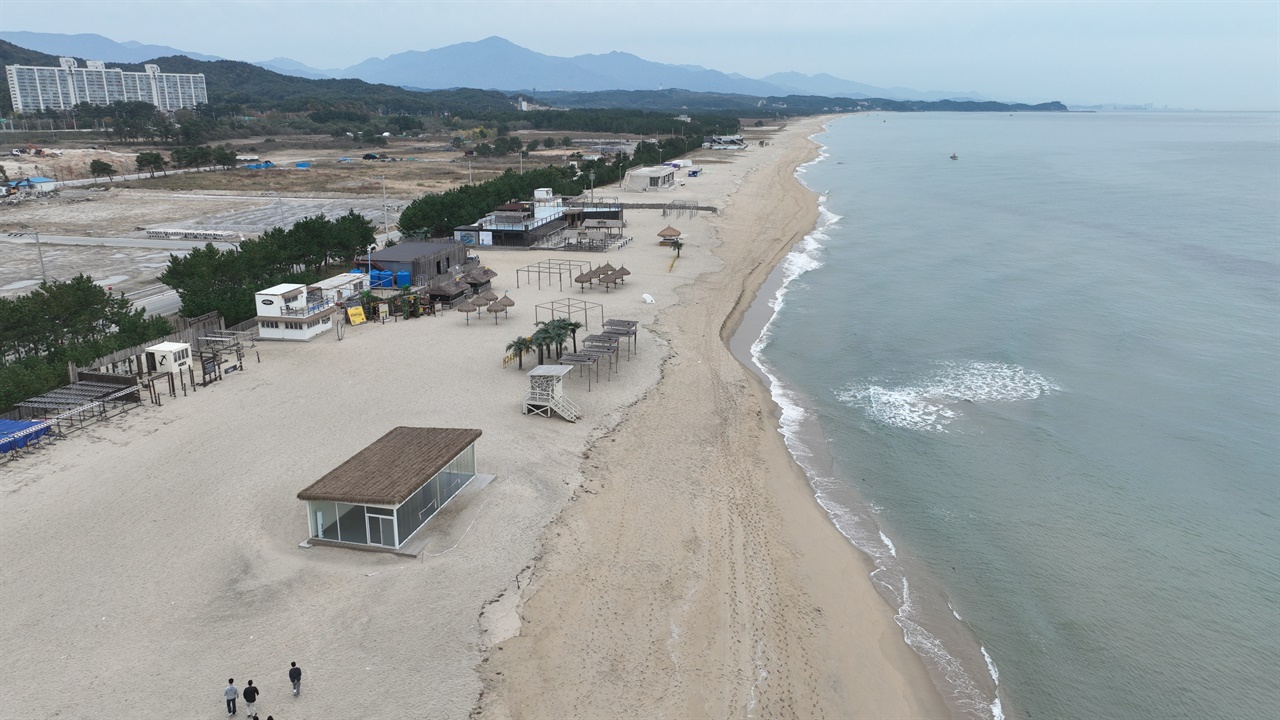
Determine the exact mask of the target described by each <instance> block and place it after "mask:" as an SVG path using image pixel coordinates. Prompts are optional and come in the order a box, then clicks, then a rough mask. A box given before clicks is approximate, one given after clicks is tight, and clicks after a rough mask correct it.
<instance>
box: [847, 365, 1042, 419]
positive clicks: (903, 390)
mask: <svg viewBox="0 0 1280 720" xmlns="http://www.w3.org/2000/svg"><path fill="white" fill-rule="evenodd" d="M938 365H939V367H938V370H937V372H935V373H934V374H933V375H931V376H929V377H926V378H923V379H920V380H918V381H913V382H908V383H906V384H902V385H893V384H889V383H885V382H884V381H881V380H879V379H872V380H871V381H868V382H864V383H854V384H851V385H846V386H845V387H843V388H841V389H839V390H837V391H836V398H837V399H838V400H840V402H842V403H845V404H846V405H849V406H852V407H856V408H861V409H862V410H864V411H865V412H866V413H867V415H868V416H869V417H871V418H872V419H873V420H876V421H878V422H882V423H884V424H886V425H892V426H894V427H900V428H905V429H908V430H922V431H927V432H939V433H944V432H947V426H948V425H950V424H951V422H952V421H954V420H955V419H956V418H959V417H961V416H963V415H964V412H963V410H962V407H963V406H962V403H966V402H968V403H974V404H984V403H1006V402H1017V401H1019V400H1034V399H1036V398H1039V397H1041V396H1042V395H1048V394H1051V393H1054V392H1058V391H1061V390H1062V388H1061V387H1059V386H1058V385H1057V384H1056V383H1054V382H1053V381H1052V380H1050V379H1049V378H1046V377H1045V376H1043V375H1041V374H1040V373H1037V372H1034V371H1032V370H1028V369H1026V368H1024V367H1021V366H1019V365H1010V364H1007V363H984V362H969V363H954V362H945V363H939V364H938Z"/></svg>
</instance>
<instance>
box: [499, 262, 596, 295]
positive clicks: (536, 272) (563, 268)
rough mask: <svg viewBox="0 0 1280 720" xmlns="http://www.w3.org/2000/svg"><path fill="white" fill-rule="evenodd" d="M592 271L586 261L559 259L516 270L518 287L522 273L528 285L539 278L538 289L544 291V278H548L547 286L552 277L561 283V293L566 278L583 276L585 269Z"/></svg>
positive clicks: (571, 278)
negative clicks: (533, 279)
mask: <svg viewBox="0 0 1280 720" xmlns="http://www.w3.org/2000/svg"><path fill="white" fill-rule="evenodd" d="M584 267H585V268H586V269H587V270H590V269H591V263H589V262H587V261H586V260H563V259H559V258H551V259H549V260H539V261H538V262H536V263H534V264H532V265H526V266H524V267H522V268H520V269H518V270H516V287H517V288H519V287H520V273H524V274H525V282H526V283H528V282H529V279H530V278H535V277H536V278H537V283H538V289H539V290H541V289H542V277H543V276H544V275H546V276H547V278H548V280H547V284H548V285H550V284H551V281H550V278H551V277H553V276H554V277H555V278H556V279H557V280H558V281H559V282H560V291H561V292H564V276H565V275H568V276H569V280H570V281H572V280H573V278H575V277H577V276H579V275H581V274H582V273H583V272H585V271H584V270H583V268H584Z"/></svg>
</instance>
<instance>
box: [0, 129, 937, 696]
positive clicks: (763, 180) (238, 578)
mask: <svg viewBox="0 0 1280 720" xmlns="http://www.w3.org/2000/svg"><path fill="white" fill-rule="evenodd" d="M815 128H816V125H815V124H814V123H812V122H810V123H809V124H808V125H807V126H806V127H796V128H793V129H790V130H788V131H786V133H784V134H783V135H782V136H779V137H777V138H776V139H775V142H773V144H771V145H770V146H768V147H765V148H753V149H752V150H751V151H749V152H747V153H744V154H743V156H742V157H741V158H740V159H739V160H737V161H736V162H734V163H733V164H728V165H723V164H716V165H709V166H708V173H707V174H706V175H704V177H702V178H699V179H697V180H690V181H689V182H688V184H687V185H686V186H685V187H684V188H681V189H679V190H678V191H674V192H672V193H658V194H649V193H646V194H644V195H643V196H640V195H636V194H626V195H624V196H623V199H624V200H627V201H632V202H634V201H640V200H644V201H654V200H658V201H662V200H669V199H673V198H676V197H683V198H687V199H700V200H702V201H703V202H709V203H710V204H716V205H721V206H723V205H724V203H725V198H726V197H727V196H728V195H729V194H730V193H731V192H732V191H734V190H737V189H739V186H740V185H741V191H740V192H739V193H738V195H737V197H736V199H735V200H734V201H733V202H732V203H731V204H730V206H729V210H728V212H727V213H726V214H724V215H723V216H720V217H713V216H711V215H709V214H705V213H704V214H700V215H699V216H698V217H697V218H694V219H692V220H690V219H679V220H676V219H672V218H663V217H661V213H659V212H657V211H629V212H628V215H627V218H628V222H629V227H628V233H629V234H631V235H633V236H634V237H635V238H636V241H635V242H634V243H633V244H632V245H630V246H628V247H626V248H624V249H622V250H616V251H613V252H610V253H608V254H607V255H597V254H572V253H564V254H554V253H553V254H550V255H548V254H544V253H529V252H518V251H508V252H502V251H492V250H490V251H484V252H482V253H481V255H482V260H483V261H484V262H485V263H486V264H488V265H490V266H491V267H493V268H494V269H496V270H497V271H498V273H499V276H498V278H497V279H496V280H495V288H496V289H498V290H499V291H500V290H502V289H507V290H509V291H510V294H511V297H512V298H513V299H514V300H515V301H516V302H517V303H518V304H517V305H516V307H515V308H514V309H513V311H512V313H511V318H510V319H504V320H501V321H500V323H499V324H498V325H497V326H496V327H495V325H494V322H493V320H492V319H491V318H486V319H482V320H480V321H476V320H475V319H474V318H473V320H472V322H471V324H470V325H469V326H468V325H466V324H465V323H464V321H463V316H462V315H461V314H457V313H451V314H448V315H446V316H444V317H439V318H422V319H418V320H411V321H403V322H399V323H394V324H392V323H389V324H386V325H373V326H361V327H355V328H349V329H348V331H347V334H346V338H345V339H344V340H343V341H341V342H339V341H337V340H336V339H335V337H334V336H333V335H332V334H327V335H324V336H321V337H320V338H317V339H316V340H314V341H313V342H311V343H309V344H269V343H261V342H260V343H259V344H258V351H257V352H258V354H260V356H261V363H258V362H256V357H255V355H254V354H253V353H252V352H251V354H250V356H249V358H248V364H247V367H246V370H245V371H244V372H243V373H235V374H232V375H230V376H229V377H228V378H227V379H226V380H225V381H223V382H221V383H218V384H216V385H215V386H212V387H210V388H208V389H201V390H199V391H198V392H196V393H195V394H193V395H191V396H188V397H178V398H176V399H169V398H166V399H165V404H164V406H163V407H144V408H141V409H138V410H135V411H132V412H130V413H128V414H127V415H124V416H122V417H121V418H118V419H115V420H112V421H110V422H108V423H105V424H102V425H99V426H97V427H95V428H93V429H90V430H88V431H85V432H82V433H78V434H76V435H73V436H72V437H71V438H69V439H67V440H65V441H61V442H59V443H56V444H54V445H52V446H50V447H48V448H46V449H43V450H41V451H39V452H37V453H34V454H32V455H30V456H29V457H26V458H24V459H22V460H19V461H17V462H11V463H8V464H5V465H0V493H3V494H2V495H0V497H3V502H2V503H0V545H2V546H3V548H4V558H3V562H2V563H0V642H2V645H3V647H4V649H5V652H6V655H7V661H6V662H5V663H4V665H3V667H2V668H0V698H3V700H2V701H0V717H9V716H14V717H17V716H21V717H53V716H58V717H77V718H78V717H85V718H105V717H123V716H125V715H132V714H136V713H137V712H138V711H139V709H143V710H144V712H145V713H146V714H154V715H157V716H163V717H184V718H185V717H220V716H223V713H224V712H225V711H224V710H223V709H222V707H223V705H222V699H221V689H222V687H223V685H224V684H225V680H226V679H227V678H228V677H235V678H236V682H237V684H238V685H240V686H241V687H243V685H244V682H245V681H246V680H249V679H253V680H254V684H255V685H257V686H260V687H262V688H263V694H262V696H261V698H260V700H259V703H258V708H259V713H260V714H261V716H262V717H266V716H267V715H268V714H272V715H274V716H275V717H276V718H281V719H284V718H300V717H310V718H330V717H344V718H352V717H356V718H359V717H366V718H388V717H449V718H462V717H466V716H467V715H468V714H469V713H470V712H472V710H473V709H476V708H479V709H480V714H481V715H482V716H486V717H488V716H492V717H508V716H515V717H602V716H608V717H618V716H633V717H655V716H663V717H700V716H708V715H717V716H718V715H735V716H746V715H751V716H755V717H778V716H781V717H794V716H805V717H816V716H821V715H824V714H825V715H827V716H833V717H837V716H839V717H844V716H855V715H863V716H873V715H874V716H900V717H907V716H917V717H918V716H922V715H935V714H940V713H941V712H942V710H941V705H940V702H939V701H938V699H937V696H936V694H935V693H934V692H933V691H932V688H931V687H930V686H929V684H928V679H927V677H926V676H925V674H924V670H923V667H922V666H921V664H920V663H919V660H918V659H917V658H915V656H914V655H912V654H911V653H910V651H909V649H908V648H907V647H906V645H905V644H904V643H903V642H902V640H901V633H900V631H899V630H898V628H897V627H896V625H894V624H893V622H892V617H891V612H890V610H889V608H888V607H887V606H886V605H885V604H884V603H883V602H882V601H881V600H880V599H879V597H878V596H877V595H876V594H875V593H874V591H873V589H872V588H871V585H870V582H869V581H868V580H867V577H866V573H867V571H868V567H867V563H866V562H865V560H864V559H863V558H862V557H861V556H860V555H858V554H857V553H856V551H854V550H853V549H852V548H851V547H850V546H849V545H848V544H847V543H846V542H845V541H844V540H843V538H841V537H839V535H838V533H836V531H835V530H834V529H833V528H832V527H831V526H830V523H829V522H827V521H826V519H825V517H823V515H822V513H821V510H820V509H819V508H818V507H817V506H816V504H815V503H814V502H813V500H812V497H811V493H810V492H809V491H808V488H807V486H806V485H805V483H804V481H803V477H801V476H800V475H799V473H798V471H797V470H796V468H795V467H794V465H793V464H791V463H790V461H789V458H788V457H787V456H786V455H785V451H784V450H783V449H782V445H781V441H780V439H779V437H778V436H777V433H776V432H774V431H773V428H772V418H771V417H770V416H769V415H768V414H767V413H766V412H762V409H767V407H768V405H767V394H765V393H763V391H762V390H761V389H760V388H759V387H758V386H757V385H756V384H755V383H754V382H753V381H751V380H750V379H749V378H750V376H749V374H748V373H747V372H746V371H745V370H744V369H743V368H742V367H741V366H740V365H738V364H737V363H736V362H735V361H733V359H732V358H731V357H730V356H729V355H728V352H727V351H726V350H725V348H724V344H723V342H722V341H721V338H720V331H721V328H722V327H723V326H725V325H726V318H729V320H728V321H727V323H728V325H729V326H730V327H731V326H732V324H733V319H732V318H731V317H730V316H731V315H732V313H733V312H734V310H735V308H737V309H740V308H741V305H740V303H739V302H738V300H739V297H740V296H743V297H745V299H746V300H748V301H749V299H750V295H751V293H752V292H753V290H754V285H753V283H754V284H758V283H759V282H760V281H761V280H763V276H764V274H767V271H768V268H769V267H770V266H771V265H772V263H773V262H774V261H776V258H777V256H778V254H779V253H780V252H782V251H784V250H785V248H786V246H787V244H788V243H789V242H790V241H791V239H792V236H793V235H795V234H796V233H799V234H800V235H803V233H804V232H805V231H807V230H808V228H809V227H811V226H812V222H813V215H814V212H815V210H814V208H813V202H812V198H811V197H809V196H808V194H807V193H804V192H803V191H800V190H798V189H797V186H795V184H794V180H791V179H790V177H791V176H790V173H791V168H792V167H794V165H795V164H796V163H797V162H799V161H801V160H802V159H803V158H804V156H805V154H806V153H807V152H809V150H808V143H807V142H805V141H804V136H805V135H807V134H809V133H811V132H812V131H813V130H814V129H815ZM744 179H745V182H744ZM596 192H597V196H599V195H601V194H603V193H607V192H609V191H608V190H607V189H600V188H598V189H597V190H596ZM655 195H656V197H655ZM771 218H772V219H771ZM669 223H670V224H674V225H676V226H677V227H679V228H680V229H681V230H684V231H685V232H686V233H687V234H688V235H689V237H688V241H687V244H686V247H685V249H684V251H683V253H682V257H681V259H680V260H679V261H678V262H677V263H676V264H675V266H674V270H672V271H670V272H669V271H668V268H669V266H670V262H671V259H672V256H673V253H672V251H671V250H669V249H667V248H661V247H659V246H658V245H657V242H656V233H657V231H658V230H659V229H661V228H662V227H664V226H665V225H667V224H669ZM717 238H719V239H717ZM717 245H718V246H719V247H718V249H717V250H716V251H715V254H713V253H712V249H713V248H716V246H717ZM548 257H557V258H560V257H564V258H569V259H580V260H586V261H591V262H596V263H599V262H603V261H606V260H607V261H609V262H611V263H612V264H614V265H615V266H616V265H620V264H625V265H626V266H627V267H628V269H630V270H632V272H633V275H631V276H630V277H629V278H628V280H627V283H626V286H625V287H624V288H623V289H622V290H621V291H618V292H611V293H607V294H606V293H605V292H603V291H602V290H599V289H592V290H588V291H587V292H586V293H585V294H583V293H579V291H578V289H577V288H576V286H574V287H570V286H569V285H566V286H565V289H564V291H563V292H561V291H560V290H558V289H556V288H554V287H552V288H548V286H547V285H546V284H545V283H544V285H543V290H541V291H538V290H536V289H532V288H529V287H527V283H526V282H525V280H524V278H521V281H520V284H521V286H522V287H521V288H519V289H517V288H516V282H515V274H514V270H515V269H516V268H518V267H522V266H524V265H528V264H530V263H534V262H537V261H539V260H543V259H547V258H548ZM695 278H699V280H698V282H697V283H694V284H693V285H689V286H687V287H685V288H684V289H681V290H679V291H678V292H677V288H679V287H680V286H681V285H682V284H683V283H688V282H689V281H691V280H693V279H695ZM744 291H745V295H743V293H744ZM642 293H649V294H651V295H652V296H654V297H655V298H657V300H658V303H657V304H655V305H646V304H644V303H643V302H641V300H640V296H641V294H642ZM564 297H575V298H581V299H585V300H590V301H593V302H599V303H602V304H603V305H604V314H605V317H620V318H630V319H635V320H639V321H640V322H641V323H642V328H643V329H642V331H641V336H640V338H639V352H638V354H637V355H636V356H635V357H634V358H633V359H632V360H631V361H630V362H628V361H627V360H626V359H625V355H624V359H623V360H622V362H621V367H620V372H619V374H618V375H616V376H615V377H614V378H613V379H612V380H611V381H610V380H606V379H604V378H603V377H602V380H601V382H600V383H598V384H595V383H593V384H592V388H591V392H590V393H588V392H587V385H586V381H585V378H579V377H577V372H576V371H575V373H574V377H573V378H572V379H571V380H570V381H569V382H568V393H570V396H571V398H572V399H573V400H574V401H575V402H576V403H578V404H579V405H580V406H581V407H582V408H583V409H584V410H585V411H586V413H587V416H586V417H585V418H584V419H583V420H582V421H580V422H579V423H577V424H570V423H567V422H564V421H561V420H559V419H546V418H540V417H530V416H524V415H522V414H521V413H520V404H521V403H520V401H521V398H522V396H523V393H524V390H525V389H526V387H527V385H528V381H527V378H526V376H525V375H524V373H522V372H520V371H519V370H517V369H516V367H515V365H514V364H513V365H512V366H511V367H509V368H503V367H502V363H501V359H502V356H503V354H504V350H503V348H504V347H505V345H506V343H507V342H509V341H510V340H512V339H514V338H515V337H516V336H517V335H519V334H529V333H530V332H532V330H533V329H534V327H533V320H534V305H535V304H537V303H539V302H546V301H549V300H553V299H559V298H564ZM596 321H597V317H596V316H593V317H592V318H591V319H590V322H591V324H592V327H593V328H594V327H595V323H596ZM534 363H536V356H531V357H528V358H526V361H525V370H526V371H527V370H528V369H529V368H530V367H531V366H532V365H533V364H534ZM660 377H661V378H662V381H661V382H660V383H659V378H660ZM396 425H417V426H453V427H476V428H481V429H482V430H483V431H484V436H483V437H482V438H481V439H480V441H479V443H478V447H477V457H478V462H479V464H480V470H481V472H487V473H493V474H495V475H497V479H496V480H495V481H493V482H492V483H491V484H490V485H488V486H487V487H485V488H483V489H481V490H479V491H478V492H474V493H470V494H468V495H466V496H463V497H459V498H458V499H457V500H455V502H454V503H451V504H450V506H449V508H447V510H448V512H446V513H444V515H445V516H444V517H441V518H439V520H440V521H439V522H433V523H432V524H431V525H430V526H429V530H428V532H430V533H432V539H431V544H430V545H429V546H428V548H427V551H426V552H425V553H424V554H423V556H422V557H420V558H417V559H406V558H401V557H395V556H389V555H385V554H377V553H367V552H358V551H353V550H346V549H337V548H325V547H316V548H312V549H309V550H304V549H300V548H299V547H298V546H297V544H298V543H299V542H300V541H302V540H303V539H305V537H306V534H307V522H306V517H305V506H304V504H303V503H302V502H300V501H298V500H297V499H296V498H295V494H296V493H297V491H298V490H300V489H301V488H303V487H305V486H306V485H308V484H309V483H311V482H312V481H313V480H315V479H316V478H318V477H319V476H321V475H323V474H324V473H325V472H327V471H328V470H330V469H332V468H333V467H335V466H336V465H338V464H339V463H341V462H342V461H344V460H345V459H346V458H348V457H349V456H351V455H352V454H354V453H355V452H357V451H358V450H360V449H361V448H363V447H364V446H365V445H367V444H368V443H370V442H372V441H373V440H375V439H377V438H378V437H379V436H381V435H382V434H383V433H384V432H386V431H387V430H388V429H390V428H391V427H394V426H396ZM375 470H376V469H375ZM530 583H532V585H533V589H534V590H535V592H530ZM515 633H520V635H519V636H516V637H513V635H514V634H515ZM496 648H501V649H496ZM291 660H294V661H297V662H298V664H299V665H300V666H301V667H302V668H303V670H304V673H305V674H304V682H303V695H302V697H301V698H298V699H294V698H292V697H290V696H289V685H288V681H287V677H286V672H287V669H288V666H289V661H291ZM482 690H483V696H482Z"/></svg>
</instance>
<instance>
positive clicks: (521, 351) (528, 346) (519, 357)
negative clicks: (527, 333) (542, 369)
mask: <svg viewBox="0 0 1280 720" xmlns="http://www.w3.org/2000/svg"><path fill="white" fill-rule="evenodd" d="M533 349H534V346H533V340H531V339H529V338H527V337H524V336H521V337H518V338H516V339H515V340H512V341H511V342H509V343H507V352H509V353H511V354H512V355H514V356H515V357H516V363H517V365H518V366H519V368H520V369H521V370H523V369H524V356H525V355H527V354H529V353H530V352H532V351H533Z"/></svg>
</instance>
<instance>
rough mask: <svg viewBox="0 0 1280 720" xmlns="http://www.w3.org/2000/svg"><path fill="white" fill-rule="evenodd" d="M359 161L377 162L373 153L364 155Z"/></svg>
mask: <svg viewBox="0 0 1280 720" xmlns="http://www.w3.org/2000/svg"><path fill="white" fill-rule="evenodd" d="M360 159H361V160H377V159H378V156H377V155H374V154H373V153H365V154H364V155H362V156H361V157H360Z"/></svg>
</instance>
